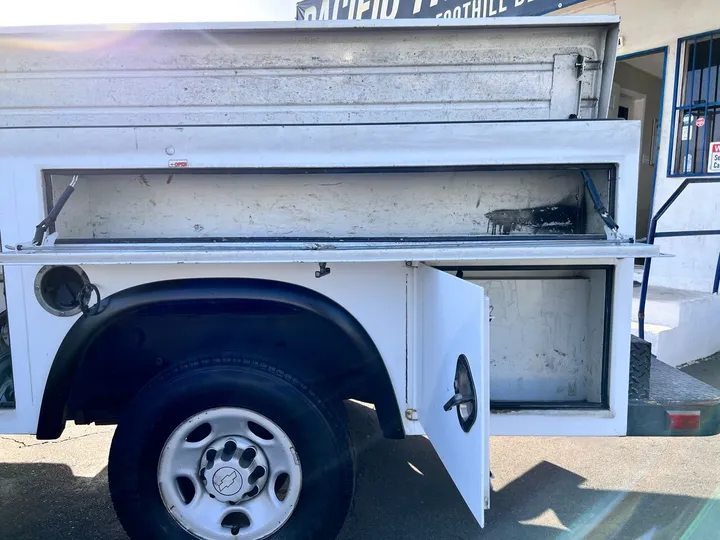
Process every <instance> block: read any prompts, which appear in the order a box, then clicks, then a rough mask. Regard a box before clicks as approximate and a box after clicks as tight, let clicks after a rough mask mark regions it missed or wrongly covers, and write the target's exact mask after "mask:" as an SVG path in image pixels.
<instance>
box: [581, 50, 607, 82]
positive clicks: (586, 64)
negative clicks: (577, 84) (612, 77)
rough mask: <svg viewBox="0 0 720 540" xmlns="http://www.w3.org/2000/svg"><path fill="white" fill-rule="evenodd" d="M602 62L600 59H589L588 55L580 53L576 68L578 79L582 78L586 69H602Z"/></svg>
mask: <svg viewBox="0 0 720 540" xmlns="http://www.w3.org/2000/svg"><path fill="white" fill-rule="evenodd" d="M601 65H602V62H600V60H588V58H587V56H583V55H582V54H578V57H577V62H575V69H576V70H577V72H576V77H577V79H578V80H579V79H581V78H582V76H583V75H585V72H586V71H597V70H599V69H600V66H601Z"/></svg>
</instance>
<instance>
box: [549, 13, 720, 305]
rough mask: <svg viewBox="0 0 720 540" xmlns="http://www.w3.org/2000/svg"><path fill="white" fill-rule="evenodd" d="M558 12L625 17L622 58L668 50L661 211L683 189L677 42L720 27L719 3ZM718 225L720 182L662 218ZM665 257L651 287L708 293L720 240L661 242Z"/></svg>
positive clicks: (658, 195) (676, 223)
mask: <svg viewBox="0 0 720 540" xmlns="http://www.w3.org/2000/svg"><path fill="white" fill-rule="evenodd" d="M559 13H560V14H600V13H605V14H613V15H619V16H620V17H621V19H622V20H621V23H620V35H621V36H622V40H623V47H622V48H621V49H620V51H619V55H627V54H632V53H636V52H640V51H644V50H648V49H654V48H658V47H664V46H667V47H668V58H667V76H666V80H665V94H664V101H663V120H662V129H661V145H660V152H659V156H658V175H657V187H656V191H655V201H654V208H655V209H657V208H659V207H660V206H661V205H662V204H663V203H664V202H665V201H666V200H667V198H668V197H669V196H670V195H671V194H672V193H673V191H675V189H676V188H677V187H678V186H679V185H680V183H681V181H682V179H681V178H668V176H667V170H668V156H669V148H670V130H671V126H672V122H673V117H672V110H673V102H672V100H673V90H674V88H675V63H676V58H677V52H678V51H677V40H678V39H679V38H683V37H687V36H691V35H694V34H699V33H702V32H708V31H711V30H718V29H720V3H719V2H718V0H612V1H592V0H589V1H588V2H587V3H586V4H581V5H578V6H574V7H572V8H569V9H567V10H563V11H561V12H559ZM718 227H720V184H708V185H695V186H690V187H689V188H688V189H687V190H686V192H685V193H684V194H683V195H682V196H681V197H680V199H679V200H678V201H677V202H676V203H675V205H674V206H673V207H672V208H671V210H669V211H668V213H667V214H666V215H665V216H664V217H663V219H662V221H661V223H660V227H659V230H681V229H685V230H687V229H695V230H701V229H711V228H718ZM657 244H658V245H659V246H660V247H661V251H662V252H663V253H669V254H672V255H674V258H672V259H670V258H664V259H657V260H656V261H655V263H653V272H652V276H651V284H653V285H662V286H666V287H674V288H682V289H691V290H697V291H708V292H709V291H710V290H711V288H712V281H713V277H714V273H715V266H716V264H717V260H718V252H720V237H719V236H705V237H687V238H674V239H669V238H666V239H659V240H658V241H657Z"/></svg>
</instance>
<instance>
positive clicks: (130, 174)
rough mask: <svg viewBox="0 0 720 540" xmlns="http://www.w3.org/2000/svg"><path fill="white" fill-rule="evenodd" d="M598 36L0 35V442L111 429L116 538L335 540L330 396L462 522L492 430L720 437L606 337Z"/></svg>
mask: <svg viewBox="0 0 720 540" xmlns="http://www.w3.org/2000/svg"><path fill="white" fill-rule="evenodd" d="M618 23H619V21H618V19H617V18H613V17H580V18H571V17H562V18H559V17H558V18H553V17H547V18H539V19H512V18H504V19H487V20H478V21H467V20H463V21H450V20H442V21H435V20H433V21H372V22H364V21H363V22H361V21H346V22H341V21H333V22H299V23H282V24H280V23H277V24H253V25H185V26H183V25H155V26H152V25H151V26H140V27H132V28H127V27H125V28H113V27H102V28H101V27H57V28H52V29H50V28H25V29H5V30H2V31H0V72H2V75H3V76H2V77H1V78H0V92H2V95H3V96H4V99H3V100H2V103H0V189H1V190H2V191H0V194H1V197H0V233H1V234H2V244H3V249H2V254H0V264H2V266H3V272H4V292H5V297H6V304H7V310H6V312H5V313H4V314H3V315H2V318H0V326H2V328H3V334H2V342H1V343H0V433H29V434H36V435H37V437H38V438H40V439H53V438H57V437H59V436H60V434H61V433H62V431H63V429H64V426H65V424H66V422H67V421H75V422H76V423H84V424H88V423H97V424H117V425H118V427H117V429H116V432H115V435H114V439H113V444H112V448H111V452H110V462H109V473H108V474H109V483H110V491H111V494H112V497H113V503H114V505H115V508H116V511H117V514H118V517H119V519H120V521H121V522H122V524H123V526H124V527H125V529H126V531H127V532H128V535H129V536H130V537H131V538H133V539H134V540H135V539H139V538H148V537H151V538H158V539H181V538H203V539H209V540H216V539H230V538H245V539H248V540H262V539H266V538H317V539H326V538H327V539H330V538H335V537H336V535H337V533H338V531H339V530H340V528H341V527H342V525H343V523H344V520H345V516H346V513H347V510H348V508H349V505H350V501H351V499H352V495H353V486H354V476H353V475H354V461H353V459H354V457H353V456H354V454H353V451H352V448H351V447H350V442H349V439H348V434H347V427H346V420H345V416H344V410H343V407H342V401H343V400H347V399H357V400H362V401H365V402H370V403H373V404H374V405H375V408H376V410H377V414H378V419H379V422H380V425H381V426H382V429H383V432H384V434H385V436H387V437H391V438H402V437H405V436H418V435H426V436H427V437H428V438H429V440H430V441H431V442H432V444H433V446H434V448H435V449H436V451H437V453H438V455H439V457H440V459H441V460H442V461H443V463H444V465H445V467H446V468H447V470H448V472H449V474H450V476H451V477H452V478H453V480H454V482H455V484H456V485H457V487H458V490H459V491H460V492H461V493H462V495H463V497H464V499H465V501H466V502H467V504H468V506H469V508H470V509H471V511H472V512H473V514H474V516H475V517H476V518H477V520H478V522H479V524H480V525H483V524H484V520H485V512H486V510H487V509H488V508H489V506H490V487H489V486H490V482H489V476H490V473H489V437H490V436H491V435H556V436H625V435H647V436H653V435H684V436H691V435H712V434H715V433H717V432H718V431H719V428H718V423H719V422H720V413H719V412H718V410H719V408H720V405H719V404H720V396H719V395H718V392H717V391H715V390H714V389H712V388H710V387H708V386H707V385H703V384H702V383H700V382H699V381H696V380H694V379H692V378H690V377H688V376H686V375H684V374H682V373H680V372H679V371H677V370H675V369H672V368H668V367H663V366H661V365H660V364H654V363H653V362H657V361H656V360H653V359H652V358H651V352H650V348H649V344H647V343H646V342H643V341H641V340H638V339H637V338H632V339H631V336H630V319H631V313H630V312H631V305H632V287H633V261H634V259H635V258H644V257H652V256H654V255H656V254H657V252H656V249H655V248H654V247H653V246H648V245H645V244H642V243H638V242H636V241H635V240H634V239H633V237H632V236H633V234H634V231H635V213H636V196H637V178H638V161H639V146H640V125H639V124H638V123H636V122H626V121H612V120H607V111H608V107H609V102H610V94H611V87H612V78H613V73H614V65H615V54H616V46H617V40H618ZM10 345H12V347H10ZM11 352H12V354H11ZM490 519H492V517H491V516H490Z"/></svg>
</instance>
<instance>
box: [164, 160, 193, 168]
mask: <svg viewBox="0 0 720 540" xmlns="http://www.w3.org/2000/svg"><path fill="white" fill-rule="evenodd" d="M189 166H190V164H189V163H188V160H187V159H171V160H170V161H169V162H168V167H172V168H173V169H182V168H185V167H189Z"/></svg>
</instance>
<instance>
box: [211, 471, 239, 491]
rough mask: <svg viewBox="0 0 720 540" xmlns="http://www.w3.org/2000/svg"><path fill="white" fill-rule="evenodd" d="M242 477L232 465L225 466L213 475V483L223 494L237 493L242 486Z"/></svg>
mask: <svg viewBox="0 0 720 540" xmlns="http://www.w3.org/2000/svg"><path fill="white" fill-rule="evenodd" d="M242 484H243V481H242V477H241V476H240V473H238V472H237V471H236V470H235V469H233V468H232V467H223V468H222V469H220V470H219V471H218V472H216V473H215V475H214V476H213V485H214V486H215V489H217V490H218V493H221V494H222V495H235V494H236V493H238V492H239V491H240V489H241V488H242Z"/></svg>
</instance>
